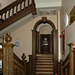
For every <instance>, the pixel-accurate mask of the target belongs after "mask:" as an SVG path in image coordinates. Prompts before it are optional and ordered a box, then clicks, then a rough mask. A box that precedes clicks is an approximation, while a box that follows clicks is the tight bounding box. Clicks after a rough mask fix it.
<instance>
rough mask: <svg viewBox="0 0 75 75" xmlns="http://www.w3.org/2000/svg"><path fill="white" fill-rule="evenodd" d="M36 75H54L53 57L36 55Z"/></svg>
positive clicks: (50, 55)
mask: <svg viewBox="0 0 75 75" xmlns="http://www.w3.org/2000/svg"><path fill="white" fill-rule="evenodd" d="M36 75H53V55H52V54H37V55H36Z"/></svg>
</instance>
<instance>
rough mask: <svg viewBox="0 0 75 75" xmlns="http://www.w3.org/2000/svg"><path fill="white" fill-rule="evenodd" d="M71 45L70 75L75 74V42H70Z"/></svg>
mask: <svg viewBox="0 0 75 75" xmlns="http://www.w3.org/2000/svg"><path fill="white" fill-rule="evenodd" d="M68 46H69V50H70V51H69V52H70V63H69V75H74V53H73V52H74V49H73V48H75V44H74V43H70V44H68Z"/></svg>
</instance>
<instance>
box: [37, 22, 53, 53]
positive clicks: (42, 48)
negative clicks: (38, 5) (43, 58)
mask: <svg viewBox="0 0 75 75" xmlns="http://www.w3.org/2000/svg"><path fill="white" fill-rule="evenodd" d="M37 32H39V33H38V36H37V39H36V40H37V42H39V43H37V44H38V45H37V46H38V48H37V54H38V53H41V54H51V53H52V27H51V26H50V25H49V24H48V23H45V24H44V23H41V24H40V25H39V26H38V27H37ZM38 38H39V39H38Z"/></svg>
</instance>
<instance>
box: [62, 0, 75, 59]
mask: <svg viewBox="0 0 75 75" xmlns="http://www.w3.org/2000/svg"><path fill="white" fill-rule="evenodd" d="M74 6H75V0H69V1H68V0H62V8H61V33H62V32H63V31H64V30H65V33H66V45H65V46H66V51H65V55H63V57H62V58H63V59H65V58H66V56H67V55H68V53H69V47H68V45H67V44H69V43H72V42H73V43H75V21H74V22H73V23H72V24H71V25H68V26H67V27H65V23H64V18H65V14H66V13H67V14H68V16H69V13H70V12H71V10H72V8H73V7H74ZM61 45H62V44H61ZM61 50H62V48H61Z"/></svg>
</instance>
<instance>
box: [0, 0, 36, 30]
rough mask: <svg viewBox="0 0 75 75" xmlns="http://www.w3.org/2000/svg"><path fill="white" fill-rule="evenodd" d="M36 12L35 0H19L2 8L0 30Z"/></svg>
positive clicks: (0, 11)
mask: <svg viewBox="0 0 75 75" xmlns="http://www.w3.org/2000/svg"><path fill="white" fill-rule="evenodd" d="M29 13H32V14H33V15H34V14H36V8H35V3H34V0H17V1H15V2H13V3H11V4H10V5H8V6H7V7H5V8H4V9H2V10H0V30H2V29H3V28H5V27H7V26H9V25H10V24H12V23H13V22H15V21H17V20H19V19H20V18H22V17H24V16H26V15H27V14H29Z"/></svg>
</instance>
